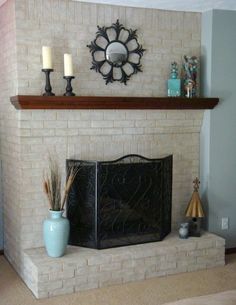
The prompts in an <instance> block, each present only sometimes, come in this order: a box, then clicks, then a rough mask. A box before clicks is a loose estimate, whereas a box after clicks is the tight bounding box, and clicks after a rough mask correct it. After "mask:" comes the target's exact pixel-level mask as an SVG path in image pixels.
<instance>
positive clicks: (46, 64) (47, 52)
mask: <svg viewBox="0 0 236 305" xmlns="http://www.w3.org/2000/svg"><path fill="white" fill-rule="evenodd" d="M42 55H43V69H52V49H51V48H50V47H46V46H43V47H42Z"/></svg>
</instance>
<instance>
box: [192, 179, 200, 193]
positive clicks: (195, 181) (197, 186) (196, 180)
mask: <svg viewBox="0 0 236 305" xmlns="http://www.w3.org/2000/svg"><path fill="white" fill-rule="evenodd" d="M199 184H200V180H199V179H198V177H196V178H195V179H194V180H193V189H194V191H195V192H197V191H198V190H199Z"/></svg>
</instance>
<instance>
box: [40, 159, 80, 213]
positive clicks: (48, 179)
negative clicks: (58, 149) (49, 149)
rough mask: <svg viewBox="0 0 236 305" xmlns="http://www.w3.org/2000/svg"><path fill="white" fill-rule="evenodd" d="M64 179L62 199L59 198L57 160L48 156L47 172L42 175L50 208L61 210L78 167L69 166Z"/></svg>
mask: <svg viewBox="0 0 236 305" xmlns="http://www.w3.org/2000/svg"><path fill="white" fill-rule="evenodd" d="M68 172H69V174H68V176H67V179H66V183H65V189H64V194H63V199H62V200H61V175H60V170H59V165H58V163H57V161H55V160H53V159H52V157H49V173H48V174H47V175H45V176H44V180H43V189H44V193H45V194H46V196H47V199H48V202H49V206H50V210H53V211H62V210H63V209H64V206H65V203H66V199H67V197H68V194H69V191H70V188H71V185H72V183H73V181H74V179H75V176H76V175H77V173H78V169H76V168H75V167H71V168H70V169H69V171H68Z"/></svg>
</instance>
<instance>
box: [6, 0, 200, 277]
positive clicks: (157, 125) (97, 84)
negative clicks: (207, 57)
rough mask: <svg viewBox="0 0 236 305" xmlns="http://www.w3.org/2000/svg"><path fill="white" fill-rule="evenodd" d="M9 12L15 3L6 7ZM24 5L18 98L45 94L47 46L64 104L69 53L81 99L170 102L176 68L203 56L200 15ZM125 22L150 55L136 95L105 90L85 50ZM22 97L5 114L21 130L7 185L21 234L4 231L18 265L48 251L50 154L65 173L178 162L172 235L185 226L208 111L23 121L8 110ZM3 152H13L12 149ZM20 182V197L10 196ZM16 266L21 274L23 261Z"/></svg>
mask: <svg viewBox="0 0 236 305" xmlns="http://www.w3.org/2000/svg"><path fill="white" fill-rule="evenodd" d="M9 3H11V1H8V2H7V5H9ZM15 5H16V8H15V12H16V17H15V22H16V28H15V32H16V35H15V38H16V42H15V46H14V47H15V48H16V51H17V53H16V54H14V56H15V55H16V56H15V57H14V59H17V60H16V63H17V74H16V75H17V77H16V75H14V77H15V79H16V81H17V83H16V86H15V88H16V92H17V93H18V94H36V95H39V94H41V93H42V90H43V84H44V78H43V75H42V72H41V66H42V64H41V48H42V45H49V46H51V47H52V48H53V59H54V69H55V72H54V73H53V74H52V85H53V90H54V92H55V93H56V94H57V95H61V94H62V93H63V92H64V90H65V82H64V80H63V78H62V77H63V54H64V53H65V52H68V53H72V54H73V61H74V71H75V76H76V80H75V81H74V83H73V87H74V91H75V92H76V93H77V94H78V95H125V96H141V95H143V96H164V95H166V79H167V78H168V74H169V66H170V62H171V61H173V60H176V61H177V62H178V63H180V62H181V56H182V55H183V54H193V55H197V56H199V54H200V19H199V18H200V15H199V14H196V13H184V12H168V11H159V10H151V9H135V8H130V7H129V8H125V7H117V6H106V5H96V4H84V3H79V2H72V1H65V0H60V1H56V0H50V1H48V0H47V1H46V0H43V1H33V0H16V3H15ZM3 9H4V6H3V7H1V9H0V11H1V12H2V14H3V13H4V11H3ZM116 19H119V20H120V22H121V23H123V24H124V25H125V26H126V27H127V28H133V29H134V28H137V29H138V34H139V40H140V42H141V43H142V44H143V47H144V48H145V49H147V51H146V52H145V55H144V56H143V60H142V64H143V71H144V72H143V73H138V74H137V75H135V76H133V77H132V78H131V80H130V81H129V82H128V85H127V86H124V85H123V84H120V83H114V84H110V85H108V86H106V85H105V83H104V80H103V79H102V77H101V76H100V75H99V74H97V73H95V72H94V71H90V70H89V68H90V66H91V56H90V54H89V50H88V48H87V47H86V45H87V44H88V43H90V41H91V40H93V39H94V37H95V32H96V25H97V24H99V25H101V26H102V25H106V26H109V25H110V24H111V23H113V22H115V21H116ZM13 41H14V40H13ZM5 44H6V45H7V42H5ZM5 53H7V51H6V52H5ZM14 67H15V66H14ZM1 85H2V87H3V86H4V84H1ZM13 91H14V90H13ZM13 91H7V92H5V94H4V100H5V102H6V107H8V108H9V109H10V111H11V112H13V113H14V116H15V120H14V121H11V120H9V121H8V123H7V124H9V125H10V126H12V125H11V122H13V126H14V127H15V128H10V127H9V132H10V129H11V130H14V133H15V134H16V136H15V137H14V141H15V142H13V143H11V140H9V143H8V144H7V145H8V154H7V155H4V163H5V164H6V166H7V164H8V163H9V164H14V170H13V168H12V167H10V166H9V167H8V168H7V169H8V172H7V175H6V176H4V180H5V184H4V189H5V191H4V193H7V194H8V197H9V198H7V199H6V200H5V206H6V211H7V213H6V219H10V218H11V217H12V219H14V215H15V213H16V212H17V215H18V220H17V222H16V223H17V224H19V227H18V226H17V227H16V228H13V227H11V229H10V233H9V234H7V230H8V229H7V230H5V232H6V234H5V239H6V245H9V246H7V251H6V253H7V256H8V258H9V259H12V257H13V256H14V253H18V252H19V251H20V250H21V249H26V248H32V247H38V246H41V245H42V244H43V241H42V222H43V219H44V218H45V217H46V215H47V203H46V198H45V197H44V194H43V192H42V173H43V169H44V168H45V167H46V166H47V152H48V151H51V152H56V153H57V155H58V158H59V161H60V165H61V168H62V170H63V172H64V166H65V159H66V158H70V157H75V158H80V159H99V160H104V159H115V158H118V157H120V156H122V155H124V154H128V153H138V154H141V155H144V156H146V157H158V156H160V155H164V154H173V156H174V169H173V171H174V181H173V227H176V226H177V225H178V222H179V221H180V220H181V219H182V217H183V212H184V209H185V207H186V205H187V202H188V200H189V197H190V195H191V191H192V185H191V184H192V179H193V178H194V177H195V176H196V175H198V170H199V132H200V127H201V122H202V115H203V111H191V110H189V111H165V110H162V111H158V110H154V111H149V110H142V111H140V110H127V111H123V110H119V111H118V110H107V111H103V110H96V111H95V110H82V111H79V110H70V111H69V110H68V111H64V110H61V111H56V110H55V111H54V110H49V111H44V110H35V111H30V110H27V111H26V110H25V111H18V112H16V111H15V110H14V109H13V107H12V106H10V105H9V96H10V95H13V93H14V92H13ZM3 139H4V138H3ZM10 139H13V138H11V137H10ZM12 141H13V140H12ZM4 143H7V142H6V141H5V140H4ZM4 145H6V144H4ZM13 182H14V188H13V191H10V190H9V188H10V186H12V185H10V183H11V184H13ZM16 194H17V195H16ZM15 207H18V210H16V209H15ZM7 217H8V218H7ZM9 221H10V220H9ZM13 229H14V230H13ZM16 236H17V240H18V242H17V243H15V238H16ZM13 244H14V245H16V246H13ZM17 265H18V266H20V261H18V263H17ZM18 270H19V268H18ZM20 272H21V271H20Z"/></svg>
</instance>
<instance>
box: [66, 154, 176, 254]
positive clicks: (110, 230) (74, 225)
mask: <svg viewBox="0 0 236 305" xmlns="http://www.w3.org/2000/svg"><path fill="white" fill-rule="evenodd" d="M172 159H173V158H172V155H170V156H166V157H164V158H158V159H149V158H145V157H143V156H139V155H127V156H124V157H122V158H120V159H117V160H114V161H83V160H67V168H68V167H71V166H74V167H76V168H78V169H79V172H78V174H77V176H76V178H75V180H74V182H73V185H72V187H71V191H70V194H69V196H68V200H67V217H68V219H69V221H70V237H69V244H71V245H77V246H82V247H89V248H95V249H105V248H112V247H117V246H126V245H132V244H140V243H146V242H154V241H160V240H162V239H163V238H164V237H165V236H166V235H167V234H168V233H170V231H171V201H172V162H173V161H172Z"/></svg>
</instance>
